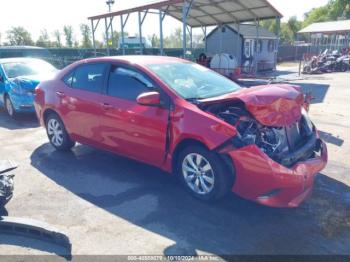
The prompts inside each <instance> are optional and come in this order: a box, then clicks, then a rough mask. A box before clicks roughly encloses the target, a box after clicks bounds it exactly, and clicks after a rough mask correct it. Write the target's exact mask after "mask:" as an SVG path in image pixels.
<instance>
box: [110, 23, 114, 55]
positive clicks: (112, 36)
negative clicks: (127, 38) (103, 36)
mask: <svg viewBox="0 0 350 262" xmlns="http://www.w3.org/2000/svg"><path fill="white" fill-rule="evenodd" d="M110 28H111V38H112V48H115V39H114V32H113V17H111V20H110Z"/></svg>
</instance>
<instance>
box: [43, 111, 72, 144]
mask: <svg viewBox="0 0 350 262" xmlns="http://www.w3.org/2000/svg"><path fill="white" fill-rule="evenodd" d="M45 125H46V133H47V136H48V138H49V140H50V143H51V145H52V146H53V147H55V148H56V149H57V150H58V151H69V150H70V149H71V148H72V147H73V146H74V145H75V142H74V141H73V140H71V139H70V137H69V134H68V133H67V131H66V128H65V126H64V124H63V122H62V120H61V118H60V117H59V116H58V115H57V114H55V113H51V114H49V115H48V117H47V118H46V121H45Z"/></svg>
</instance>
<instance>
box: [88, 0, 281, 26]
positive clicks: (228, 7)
mask: <svg viewBox="0 0 350 262" xmlns="http://www.w3.org/2000/svg"><path fill="white" fill-rule="evenodd" d="M130 2H132V1H130ZM137 2H138V3H140V1H137ZM184 2H185V0H163V1H159V0H158V1H154V0H153V1H150V0H148V1H143V4H142V5H136V4H135V3H134V4H130V6H128V7H126V6H124V7H123V8H120V9H118V10H116V11H114V12H111V13H105V14H102V15H97V16H92V17H89V19H93V20H96V19H100V18H106V17H111V16H119V15H123V14H129V13H133V12H138V11H145V10H149V9H158V10H162V11H164V12H166V13H167V14H168V15H169V16H172V17H174V18H176V19H177V20H180V21H182V7H183V5H184ZM275 17H282V14H281V13H280V12H279V11H277V10H276V8H274V7H273V6H272V5H271V4H270V2H269V1H268V0H194V1H193V4H192V8H191V11H190V13H189V16H188V20H187V24H188V25H189V26H191V27H200V26H213V25H218V24H228V23H233V22H247V21H254V20H255V19H268V18H275Z"/></svg>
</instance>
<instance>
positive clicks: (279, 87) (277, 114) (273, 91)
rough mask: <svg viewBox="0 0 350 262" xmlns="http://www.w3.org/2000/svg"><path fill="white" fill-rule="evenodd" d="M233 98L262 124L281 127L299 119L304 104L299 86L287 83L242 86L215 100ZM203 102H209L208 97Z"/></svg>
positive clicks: (225, 100)
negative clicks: (240, 102) (236, 90)
mask: <svg viewBox="0 0 350 262" xmlns="http://www.w3.org/2000/svg"><path fill="white" fill-rule="evenodd" d="M234 99H238V100H241V101H242V102H243V103H244V104H245V107H246V109H247V110H248V111H249V112H250V113H251V114H252V115H253V116H254V117H255V119H256V120H257V121H258V122H260V123H261V124H262V125H265V126H274V127H283V126H287V125H291V124H293V123H295V122H297V121H299V120H300V118H301V108H302V106H303V104H304V95H303V93H302V92H301V88H300V87H299V86H293V85H288V84H274V85H266V86H256V87H251V88H244V89H242V90H240V91H238V92H235V93H231V94H228V95H226V96H222V97H220V98H219V99H218V98H216V99H215V100H216V101H218V100H219V101H223V102H227V101H230V100H234ZM213 100H214V99H213ZM204 102H210V99H208V100H206V101H204Z"/></svg>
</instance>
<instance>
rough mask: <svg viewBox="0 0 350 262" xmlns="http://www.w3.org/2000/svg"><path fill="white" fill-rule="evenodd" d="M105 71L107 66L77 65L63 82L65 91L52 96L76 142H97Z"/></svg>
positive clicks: (99, 64) (59, 91)
mask: <svg viewBox="0 0 350 262" xmlns="http://www.w3.org/2000/svg"><path fill="white" fill-rule="evenodd" d="M107 68H108V64H107V63H90V64H84V65H80V66H78V67H77V68H76V69H75V70H73V71H72V72H71V73H70V74H68V75H67V76H66V77H65V78H64V82H65V84H66V86H65V88H64V89H62V90H57V92H56V95H57V96H58V97H59V99H60V100H61V103H60V111H61V114H62V115H63V116H64V123H65V125H66V128H67V129H68V131H69V133H70V134H71V135H72V136H73V137H74V138H75V139H77V140H78V141H82V142H87V143H89V144H92V145H98V144H99V142H101V130H100V117H101V115H102V114H103V112H104V109H103V103H102V90H103V87H104V84H105V83H106V73H107Z"/></svg>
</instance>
